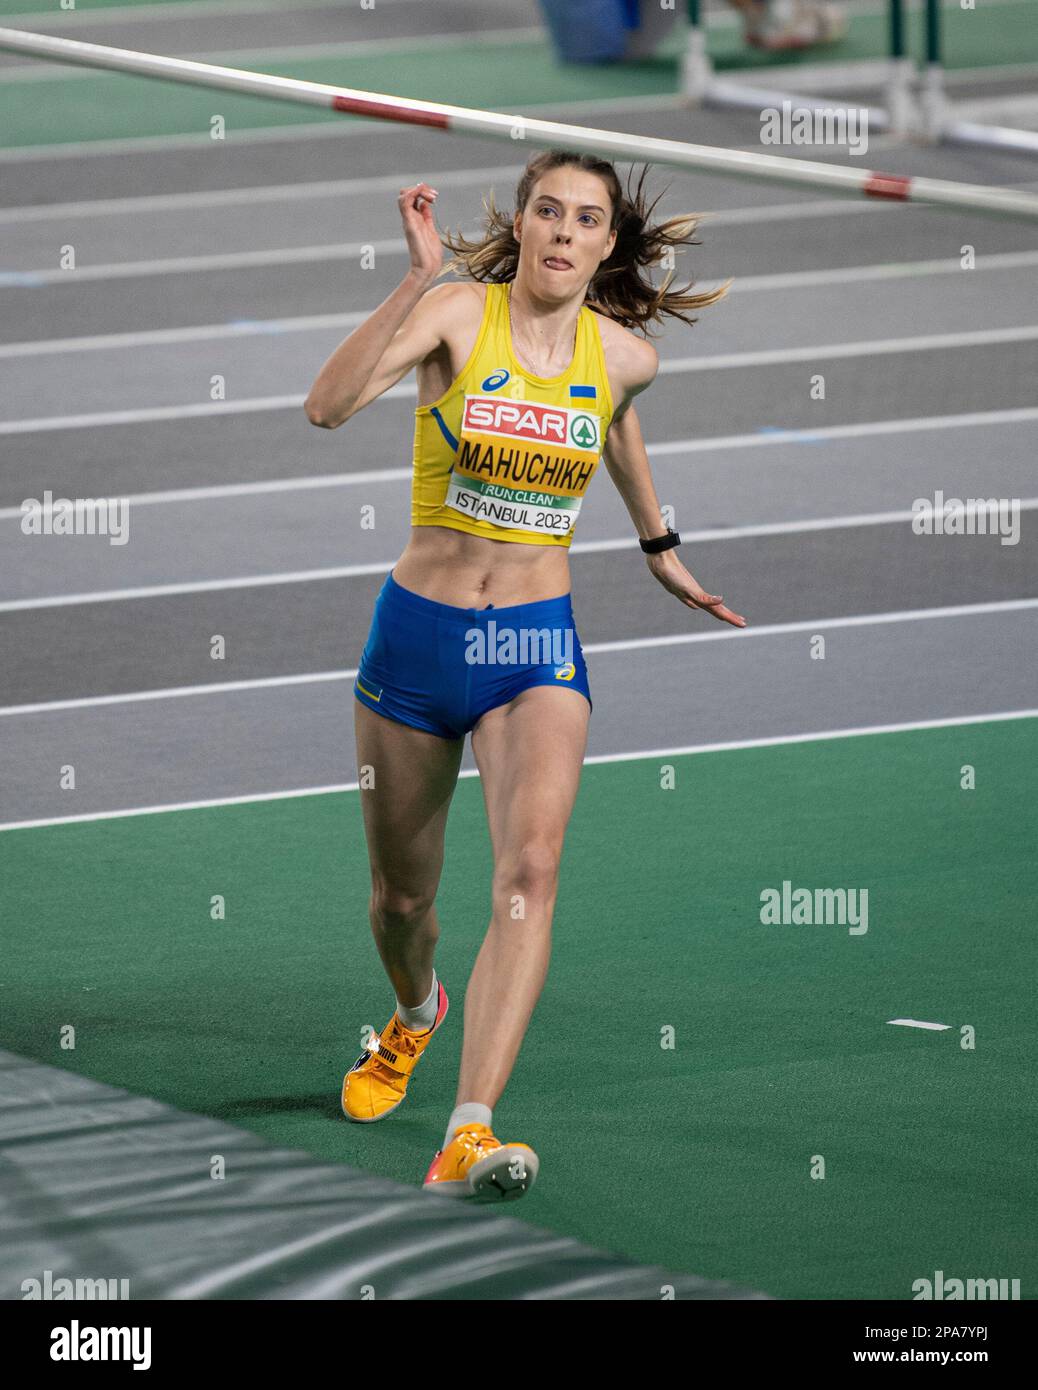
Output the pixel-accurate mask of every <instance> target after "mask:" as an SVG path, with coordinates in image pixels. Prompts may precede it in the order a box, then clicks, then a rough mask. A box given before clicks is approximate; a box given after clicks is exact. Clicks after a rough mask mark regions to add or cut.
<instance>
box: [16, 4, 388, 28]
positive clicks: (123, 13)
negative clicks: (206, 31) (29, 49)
mask: <svg viewBox="0 0 1038 1390" xmlns="http://www.w3.org/2000/svg"><path fill="white" fill-rule="evenodd" d="M379 3H380V4H383V5H385V4H393V3H394V0H379ZM408 3H412V4H413V3H414V0H408ZM292 5H298V6H300V8H307V9H311V8H323V6H321V5H320V0H188V2H187V3H185V0H174V2H173V3H171V4H167V5H161V4H160V5H108V6H106V7H105V8H104V9H103V10H97V9H82V10H61V11H60V13H59V14H56V15H49V14H46V13H45V12H44V11H41V10H31V11H29V13H28V14H14V15H7V16H6V17H5V19H4V24H5V25H7V26H9V27H14V26H16V27H18V28H20V29H32V30H33V31H34V32H35V31H36V27H37V25H42V24H44V23H46V24H47V25H48V26H49V27H52V29H53V32H54V33H60V32H61V31H62V30H64V29H75V28H79V27H80V26H83V25H85V26H89V27H90V28H93V26H94V25H95V24H138V23H146V22H147V21H148V20H155V19H165V20H170V19H196V18H202V19H205V18H217V19H222V18H224V17H226V18H227V19H237V18H239V17H241V16H244V15H248V14H265V13H268V12H269V11H271V10H283V9H287V8H288V7H289V6H292ZM329 8H330V7H329ZM39 32H41V33H42V32H44V31H43V30H42V29H40V31H39Z"/></svg>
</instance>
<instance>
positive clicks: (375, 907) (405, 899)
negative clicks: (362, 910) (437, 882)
mask: <svg viewBox="0 0 1038 1390" xmlns="http://www.w3.org/2000/svg"><path fill="white" fill-rule="evenodd" d="M435 897H436V893H435V890H431V891H430V890H425V891H421V890H416V889H414V888H407V887H403V886H399V885H397V884H393V883H390V882H388V881H386V880H378V881H376V882H375V884H374V885H373V887H372V890H371V912H372V915H373V916H374V917H375V919H376V920H377V921H378V922H379V924H380V925H381V926H382V927H383V928H387V929H392V928H394V927H403V928H408V927H415V926H418V925H419V924H420V923H421V922H422V921H423V919H424V918H425V917H426V916H427V915H428V913H429V910H430V909H431V907H432V905H433V902H434V900H435Z"/></svg>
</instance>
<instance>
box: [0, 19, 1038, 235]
mask: <svg viewBox="0 0 1038 1390" xmlns="http://www.w3.org/2000/svg"><path fill="white" fill-rule="evenodd" d="M0 48H3V49H8V50H10V51H11V52H12V53H27V54H30V55H32V56H33V57H36V58H51V59H54V60H56V61H57V62H61V63H79V64H82V65H84V66H86V67H92V68H112V69H114V70H115V71H117V72H128V73H135V74H137V75H139V76H143V77H157V78H160V79H162V80H165V81H167V82H186V83H189V84H192V85H194V86H199V87H217V88H219V89H220V90H221V91H225V92H243V93H247V94H248V95H250V96H259V97H271V98H273V99H274V100H275V101H291V102H295V103H297V104H301V105H305V106H321V107H324V108H325V109H326V110H329V109H330V110H333V111H341V112H343V113H344V114H346V115H350V116H365V117H369V118H374V119H376V120H384V121H402V122H404V123H405V124H408V125H420V126H432V127H435V128H436V129H439V130H451V131H456V132H458V133H460V134H465V135H483V136H487V137H489V138H491V139H497V140H509V141H511V142H513V143H522V142H528V143H530V144H532V145H537V146H547V147H557V148H563V149H568V150H577V151H580V152H581V153H584V152H586V153H588V154H597V155H602V156H605V157H606V158H611V159H621V160H626V161H629V162H631V163H642V162H645V161H648V162H650V163H658V164H671V165H677V166H679V167H680V168H685V169H701V170H704V171H705V172H708V173H714V174H731V175H734V176H735V177H737V178H748V179H761V180H771V181H774V182H778V183H788V184H807V185H809V186H810V187H812V188H828V189H834V190H836V191H838V192H845V193H861V194H865V195H866V196H868V197H873V198H894V199H898V200H900V201H902V202H908V201H911V202H923V203H938V204H944V205H947V206H950V207H958V208H968V209H970V210H971V211H973V212H985V213H994V214H998V215H1002V216H1009V217H1022V218H1027V219H1032V220H1033V219H1038V194H1034V193H1026V192H1022V191H1020V192H1018V191H1017V190H1016V189H1011V188H995V187H987V186H986V185H983V184H969V183H954V182H950V181H948V180H945V179H927V178H911V177H909V176H907V175H903V174H883V173H879V172H876V171H874V170H865V169H848V168H845V167H843V166H841V165H837V164H819V163H815V162H813V161H810V160H803V159H785V158H782V157H781V156H779V155H766V154H757V153H755V152H754V153H750V152H747V151H743V150H728V149H720V148H716V147H714V146H712V145H691V144H686V143H684V142H683V141H680V140H654V139H652V138H650V137H648V136H643V135H625V134H622V133H621V132H619V131H613V130H594V129H592V128H590V127H587V126H577V125H563V124H561V123H559V122H556V121H542V120H537V119H536V118H534V117H531V116H519V115H515V116H509V115H504V114H502V113H500V112H496V111H476V110H470V109H469V108H467V107H464V106H442V105H440V104H439V103H437V102H431V101H413V100H411V99H410V98H408V97H393V96H383V95H381V94H380V93H378V92H359V91H354V90H353V89H352V88H348V87H332V86H327V85H325V84H324V83H321V82H303V81H300V80H299V79H297V78H294V77H272V76H269V75H268V74H266V73H258V72H246V71H243V70H241V69H239V68H223V67H217V66H215V65H213V64H210V63H196V62H192V61H190V60H189V59H186V58H164V57H161V56H159V55H158V54H154V53H136V52H134V51H133V50H132V49H127V48H108V47H106V46H104V45H102V44H96V43H80V42H78V41H77V40H75V39H63V38H55V37H53V36H51V35H48V34H30V33H27V32H25V31H24V30H21V29H4V28H0Z"/></svg>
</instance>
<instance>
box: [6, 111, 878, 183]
mask: <svg viewBox="0 0 1038 1390" xmlns="http://www.w3.org/2000/svg"><path fill="white" fill-rule="evenodd" d="M487 109H488V110H493V109H495V108H493V107H488V108H487ZM611 111H612V112H617V113H620V112H625V111H632V112H649V113H652V112H655V111H683V112H686V111H687V107H686V106H685V103H684V101H683V100H682V98H681V97H679V96H677V95H675V94H674V93H673V92H648V93H646V94H645V95H643V96H630V97H591V98H590V99H588V100H582V101H532V102H530V103H529V104H528V105H526V106H525V107H524V108H523V112H524V114H526V115H534V114H535V113H537V112H543V113H546V114H549V115H550V114H551V113H553V112H555V113H558V114H559V115H560V116H581V115H586V116H590V115H593V114H594V113H595V112H603V113H608V112H611ZM504 114H506V115H508V114H511V113H509V112H505V113H504ZM373 131H375V132H377V133H378V137H379V139H380V140H382V141H384V140H385V139H386V137H387V136H388V135H391V134H394V133H396V134H399V135H402V136H404V137H405V144H410V145H413V143H414V131H413V130H411V129H407V130H405V128H404V127H403V126H401V127H400V128H399V129H396V128H395V127H393V128H390V127H387V125H386V122H385V121H381V120H377V119H375V118H372V119H370V120H368V119H367V118H365V117H363V116H355V117H354V116H351V117H350V119H349V120H348V121H333V120H327V121H311V122H307V123H305V124H300V125H277V126H257V127H256V128H255V129H253V130H235V131H232V132H229V134H228V137H227V141H226V143H227V145H228V147H229V148H231V149H241V148H243V147H247V146H249V145H270V144H282V143H284V142H285V141H291V142H295V141H302V140H342V139H344V138H346V139H348V138H350V137H351V136H361V135H370V134H371V133H372V132H373ZM899 144H901V141H900V139H898V138H896V137H892V136H878V137H877V138H875V139H873V138H872V137H871V136H870V137H869V149H870V150H876V149H882V148H886V147H887V146H888V145H899ZM212 147H213V140H212V136H211V135H210V134H209V132H208V131H204V130H203V131H199V132H197V133H193V134H183V135H135V136H118V137H116V138H115V139H111V140H69V141H66V142H65V143H64V144H60V145H48V144H43V145H19V146H16V147H14V148H12V149H7V150H0V164H23V163H30V164H37V163H39V162H40V161H41V160H45V159H76V160H79V159H83V158H84V157H88V156H90V155H123V154H148V153H150V152H153V151H154V152H158V153H162V154H165V153H167V152H170V151H176V150H188V151H190V150H202V149H204V150H211V149H212ZM731 148H732V149H740V148H741V149H744V150H745V151H746V152H747V153H750V154H752V153H758V154H759V153H760V142H759V141H758V142H757V143H755V144H752V145H745V146H739V145H733V146H731ZM702 177H706V178H709V177H711V175H703V176H702Z"/></svg>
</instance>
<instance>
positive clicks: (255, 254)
mask: <svg viewBox="0 0 1038 1390" xmlns="http://www.w3.org/2000/svg"><path fill="white" fill-rule="evenodd" d="M397 187H399V184H398V185H397ZM914 206H916V207H918V206H920V204H914ZM772 220H773V219H772ZM463 230H464V231H472V230H473V229H472V228H463ZM407 250H408V247H407V242H406V241H405V240H404V239H403V238H387V239H386V240H383V241H372V240H366V241H354V242H321V243H319V244H315V245H312V246H287V247H271V248H267V249H264V250H257V251H221V252H216V253H212V254H210V255H207V256H168V257H165V258H164V259H159V260H148V261H109V262H105V263H104V264H98V265H84V264H82V263H81V264H80V265H78V266H77V267H76V268H75V270H62V269H60V268H59V267H56V266H48V267H47V268H45V269H36V270H5V271H0V289H12V288H33V287H39V286H43V285H63V286H65V287H71V286H74V285H81V284H88V283H91V282H94V281H108V280H134V279H149V280H150V279H155V278H157V277H158V276H160V275H199V274H204V273H208V272H211V271H214V270H254V269H256V268H261V269H262V268H273V267H278V266H289V265H310V264H314V265H318V264H320V263H321V262H327V261H353V260H357V261H359V260H360V258H361V257H362V256H364V255H378V256H382V257H390V256H403V255H405V254H406V253H407ZM1035 265H1038V251H1000V252H994V253H992V254H991V255H989V256H984V255H982V256H981V257H980V259H979V260H978V261H977V262H976V264H975V266H974V269H973V270H972V271H964V270H963V268H962V265H961V262H960V261H959V259H958V257H952V256H945V257H942V258H941V259H940V260H925V261H891V262H881V263H879V264H878V265H848V266H832V267H825V268H823V269H820V270H791V271H784V272H781V273H776V274H772V275H740V276H736V278H735V281H734V283H733V284H732V285H731V287H730V290H729V292H730V293H734V292H735V291H736V290H739V291H740V292H741V293H746V292H747V291H751V292H752V291H760V290H790V289H812V288H816V287H818V286H823V285H846V284H858V283H860V282H864V281H881V280H905V279H915V278H918V277H922V276H925V275H965V274H976V273H977V272H978V271H981V270H1026V269H1030V268H1032V267H1034V266H1035ZM718 283H720V282H718ZM268 322H277V320H268Z"/></svg>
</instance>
